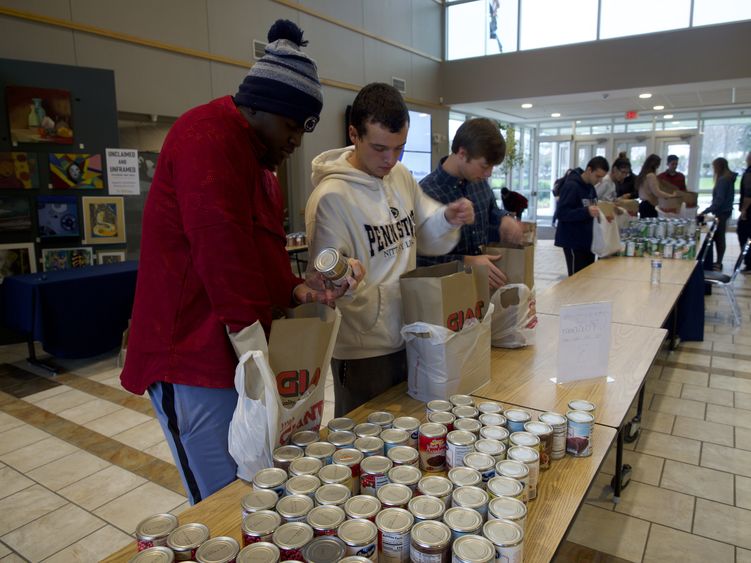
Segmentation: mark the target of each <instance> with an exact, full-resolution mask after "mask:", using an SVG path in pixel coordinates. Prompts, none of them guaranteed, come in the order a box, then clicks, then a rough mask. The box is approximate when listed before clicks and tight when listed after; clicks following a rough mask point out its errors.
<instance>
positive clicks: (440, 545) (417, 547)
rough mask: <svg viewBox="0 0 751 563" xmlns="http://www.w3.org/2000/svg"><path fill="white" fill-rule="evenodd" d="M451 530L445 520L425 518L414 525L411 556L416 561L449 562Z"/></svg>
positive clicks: (420, 562) (419, 562)
mask: <svg viewBox="0 0 751 563" xmlns="http://www.w3.org/2000/svg"><path fill="white" fill-rule="evenodd" d="M450 544H451V530H450V529H449V527H448V526H447V525H446V524H444V523H443V522H437V521H435V520H425V521H423V522H418V523H416V524H415V525H414V526H412V534H411V538H410V558H411V559H412V561H414V562H415V563H448V562H449V561H450V559H451V555H450V550H449V546H450Z"/></svg>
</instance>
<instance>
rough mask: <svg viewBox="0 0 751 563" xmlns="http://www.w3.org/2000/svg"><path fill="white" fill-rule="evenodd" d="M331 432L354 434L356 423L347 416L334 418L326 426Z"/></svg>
mask: <svg viewBox="0 0 751 563" xmlns="http://www.w3.org/2000/svg"><path fill="white" fill-rule="evenodd" d="M326 427H327V428H328V429H329V431H330V432H342V431H344V432H352V431H353V430H354V428H355V421H354V420H352V419H351V418H347V417H346V416H340V417H338V418H332V419H331V420H329V423H328V424H327V425H326Z"/></svg>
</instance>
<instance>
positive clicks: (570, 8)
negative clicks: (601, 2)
mask: <svg viewBox="0 0 751 563" xmlns="http://www.w3.org/2000/svg"><path fill="white" fill-rule="evenodd" d="M629 9H630V8H629ZM521 11H522V13H521V16H522V17H521V30H520V34H521V45H520V48H521V50H525V49H539V48H541V47H551V46H553V45H567V44H569V43H581V42H583V41H594V40H595V39H597V0H568V1H566V2H562V1H561V0H521Z"/></svg>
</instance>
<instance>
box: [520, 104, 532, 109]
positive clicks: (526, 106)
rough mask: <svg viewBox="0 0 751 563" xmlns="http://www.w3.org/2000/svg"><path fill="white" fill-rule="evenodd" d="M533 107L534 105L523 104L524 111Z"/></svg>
mask: <svg viewBox="0 0 751 563" xmlns="http://www.w3.org/2000/svg"><path fill="white" fill-rule="evenodd" d="M531 107H533V106H532V104H522V109H529V108H531Z"/></svg>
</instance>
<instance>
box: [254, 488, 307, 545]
mask: <svg viewBox="0 0 751 563" xmlns="http://www.w3.org/2000/svg"><path fill="white" fill-rule="evenodd" d="M306 498H307V497H306ZM281 525H282V517H281V516H280V515H279V514H278V513H276V512H274V511H273V510H259V511H258V512H251V513H250V514H248V515H247V516H246V517H245V518H243V522H242V526H241V530H242V538H243V547H244V546H246V545H250V544H251V543H256V542H260V541H267V542H270V541H271V537H272V536H273V535H274V532H275V531H276V529H277V528H278V527H279V526H281Z"/></svg>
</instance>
